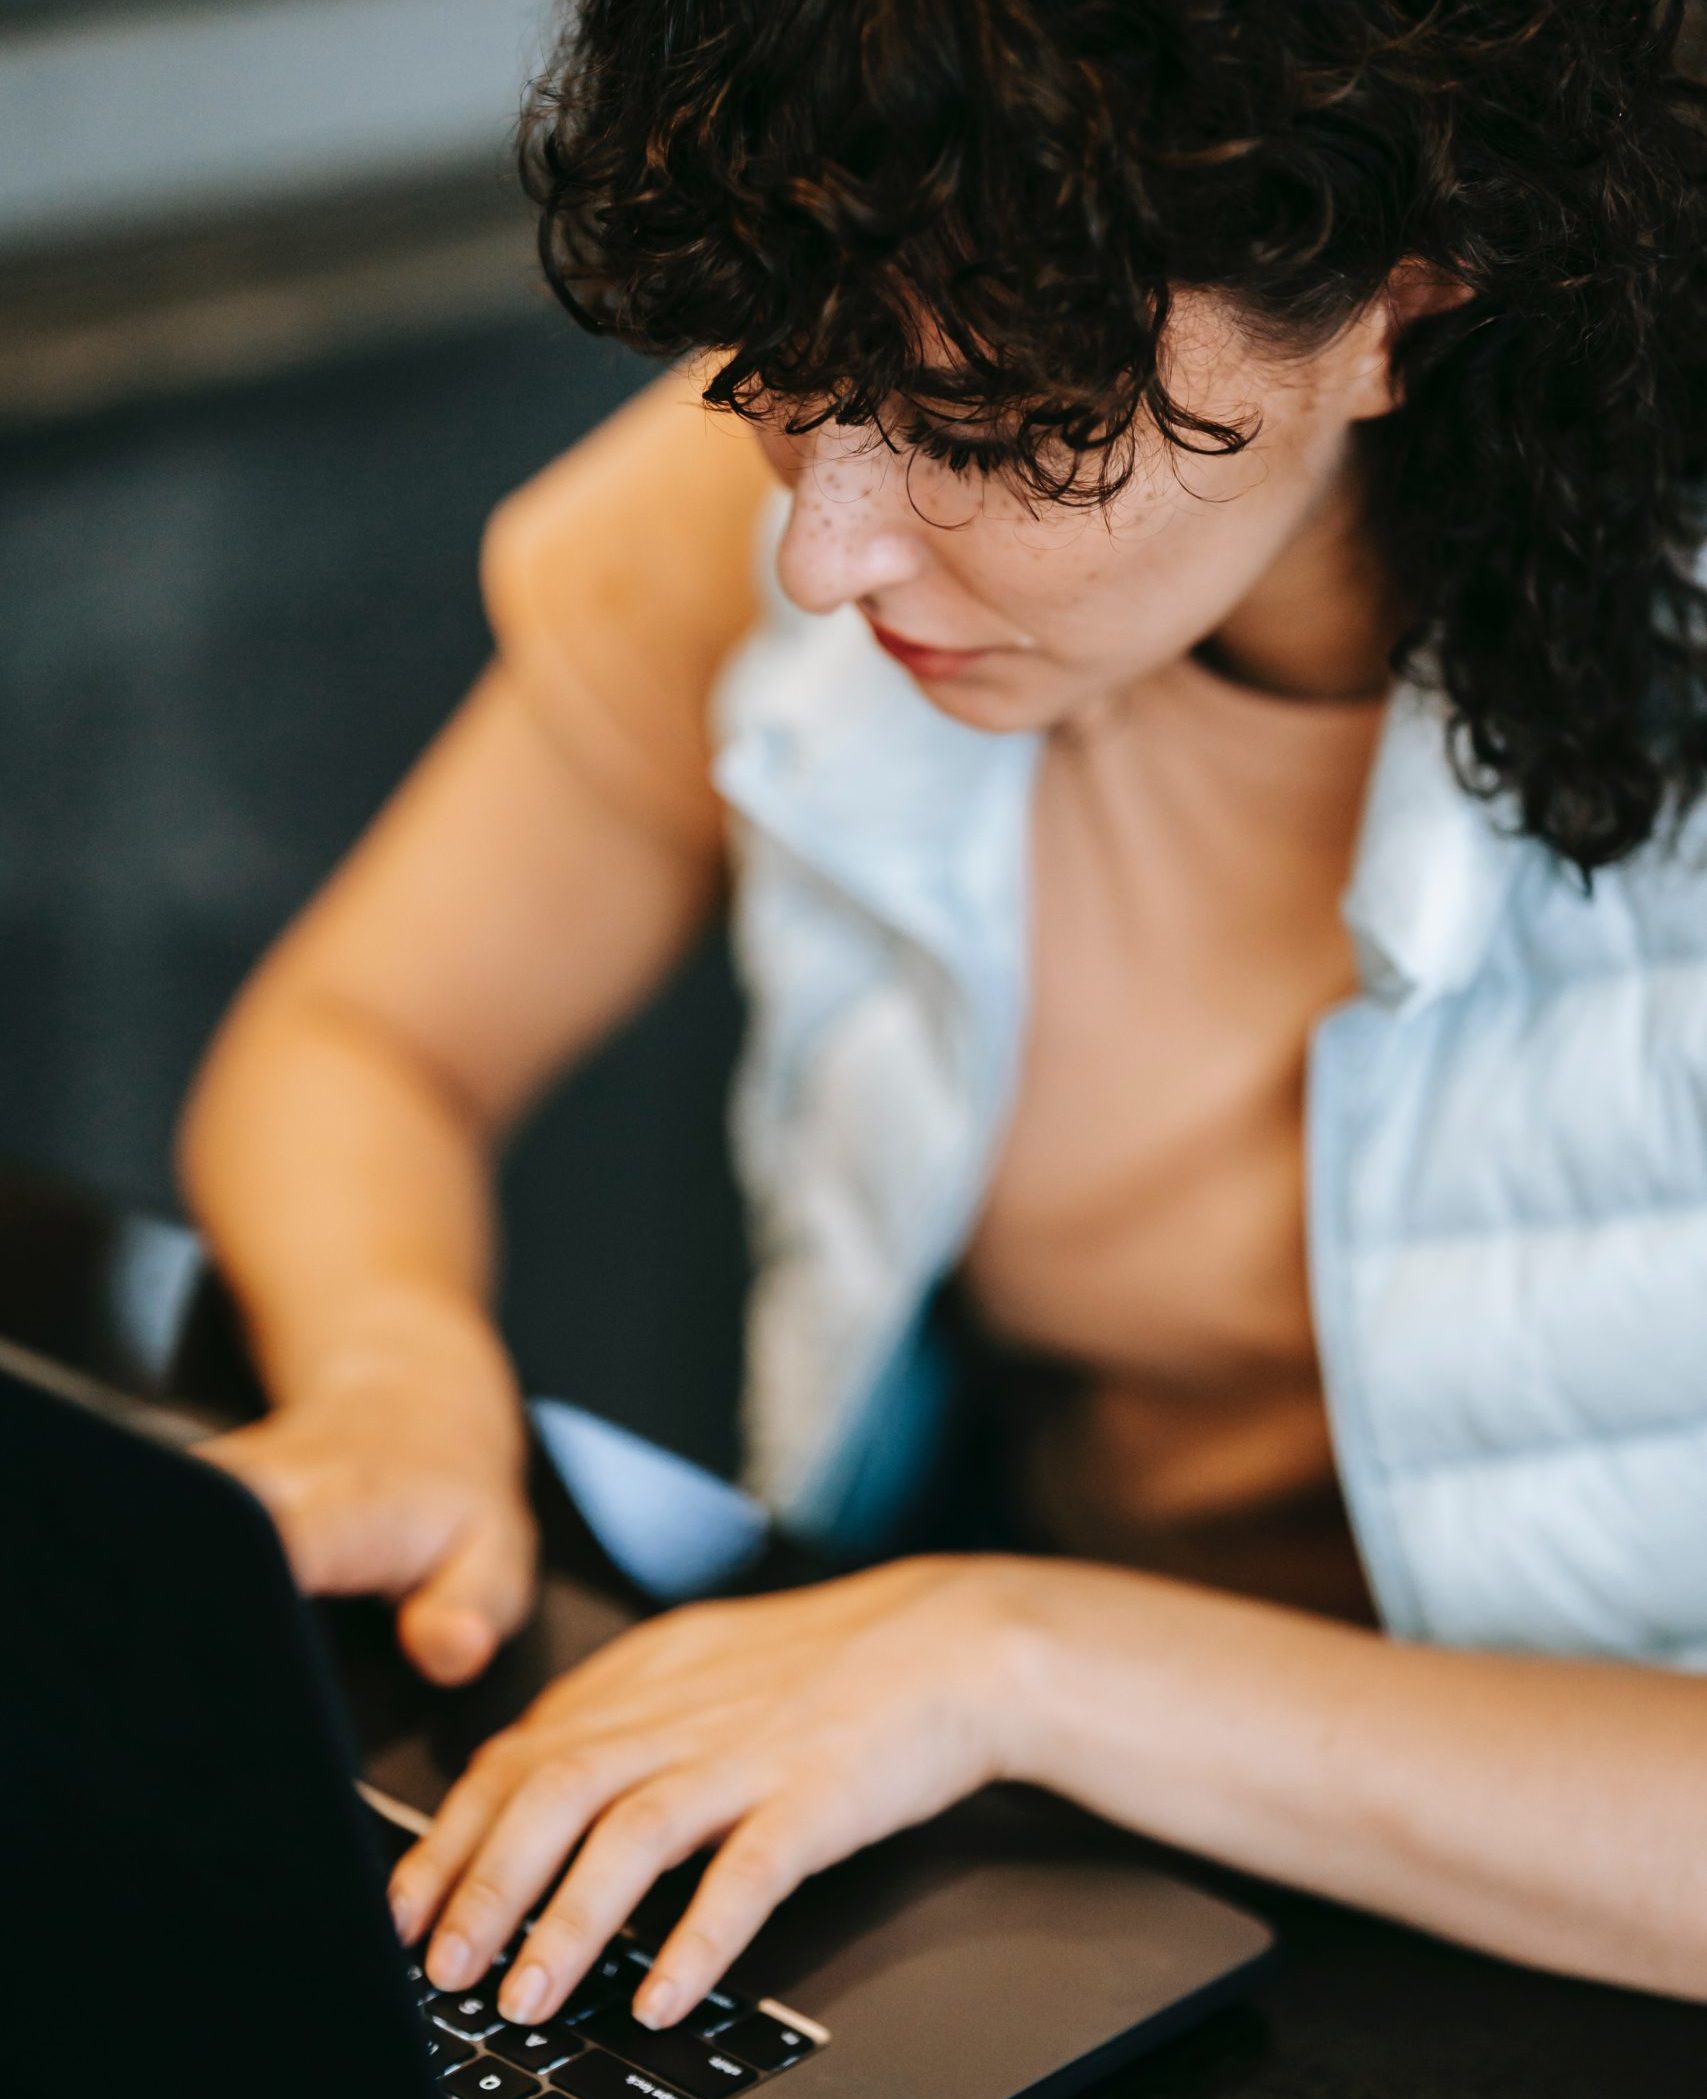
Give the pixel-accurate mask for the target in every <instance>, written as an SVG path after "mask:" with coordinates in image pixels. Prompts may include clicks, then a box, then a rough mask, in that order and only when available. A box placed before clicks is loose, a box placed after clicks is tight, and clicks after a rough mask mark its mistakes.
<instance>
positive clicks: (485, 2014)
mask: <svg viewBox="0 0 1707 2099" xmlns="http://www.w3.org/2000/svg"><path fill="white" fill-rule="evenodd" d="M428 2012H429V2014H430V2015H431V2017H433V2018H435V2019H436V2020H437V2021H438V2022H439V2024H440V2025H441V2026H448V2027H449V2028H450V2030H451V2032H452V2033H459V2034H461V2035H462V2037H463V2039H464V2040H465V2041H483V2040H484V2039H485V2038H486V2036H487V2035H488V2034H489V2033H493V2032H495V2031H496V2030H497V2028H498V2027H500V2026H502V2025H503V2023H504V2022H503V2020H502V2019H501V2018H500V2017H499V2016H498V2004H497V1997H496V1993H495V1992H492V1993H489V1992H487V1991H485V1990H464V1991H462V1992H460V1993H458V1992H457V1991H455V1990H448V1991H446V1993H445V1995H444V1996H442V1997H436V1998H435V1999H434V2000H433V2002H432V2003H431V2004H430V2005H429V2006H428Z"/></svg>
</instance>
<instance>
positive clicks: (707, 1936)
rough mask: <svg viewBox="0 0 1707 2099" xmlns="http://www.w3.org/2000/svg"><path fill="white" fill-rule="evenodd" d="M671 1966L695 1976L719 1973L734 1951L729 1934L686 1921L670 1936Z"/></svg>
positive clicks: (702, 1924) (701, 1923) (703, 1924)
mask: <svg viewBox="0 0 1707 2099" xmlns="http://www.w3.org/2000/svg"><path fill="white" fill-rule="evenodd" d="M670 1937H671V1945H670V1965H671V1967H672V1968H680V1969H688V1970H691V1971H692V1972H693V1973H694V1974H696V1975H697V1974H711V1975H717V1974H720V1973H721V1972H722V1970H723V1968H724V1966H725V1964H726V1963H727V1961H728V1960H729V1958H730V1956H731V1954H732V1953H733V1951H734V1949H733V1947H732V1946H731V1945H730V1943H729V1934H728V1933H727V1932H722V1931H716V1930H713V1929H711V1928H709V1927H708V1926H707V1925H706V1924H705V1923H703V1922H700V1923H689V1922H687V1921H686V1920H685V1919H684V1920H683V1922H682V1923H681V1924H680V1925H678V1926H677V1928H676V1930H675V1931H674V1932H672V1933H671V1935H670Z"/></svg>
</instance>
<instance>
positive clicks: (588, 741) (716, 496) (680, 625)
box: [480, 365, 777, 853]
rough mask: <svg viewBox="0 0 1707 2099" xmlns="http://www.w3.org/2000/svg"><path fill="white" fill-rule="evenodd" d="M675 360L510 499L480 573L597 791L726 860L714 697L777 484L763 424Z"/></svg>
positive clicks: (748, 622)
mask: <svg viewBox="0 0 1707 2099" xmlns="http://www.w3.org/2000/svg"><path fill="white" fill-rule="evenodd" d="M703 383H704V374H703V372H701V371H699V370H698V369H697V368H696V367H695V366H693V365H683V366H675V367H672V368H671V369H670V370H669V371H668V372H666V373H665V374H664V375H663V376H662V377H661V378H660V379H658V380H655V381H654V382H652V383H651V384H650V385H648V386H646V387H644V388H643V389H642V390H641V391H640V392H639V393H638V394H636V395H634V396H633V397H632V398H631V399H630V400H629V401H627V402H625V403H624V404H623V406H622V407H621V408H619V409H618V410H617V411H616V412H615V414H614V415H612V416H609V417H607V419H606V420H605V421H604V422H603V423H601V424H599V425H598V427H597V428H596V429H594V430H593V431H592V432H590V433H589V435H588V436H587V437H585V438H584V439H582V441H581V442H580V443H579V444H577V445H575V446H574V447H572V448H571V449H570V450H569V451H567V452H565V453H563V454H562V455H561V457H559V458H558V459H556V460H554V461H553V462H552V463H551V465H549V466H548V467H546V468H545V469H544V470H543V471H542V472H540V473H539V474H536V475H535V476H534V478H533V479H532V480H531V481H528V482H526V483H524V484H523V485H522V486H521V487H520V488H519V489H517V490H516V491H515V492H514V493H513V494H511V495H509V496H507V497H506V498H505V499H504V500H503V502H501V503H500V504H499V505H498V507H497V509H496V510H495V511H494V512H493V513H492V515H491V518H490V519H489V521H488V523H487V526H486V531H485V535H484V537H483V540H482V543H481V555H480V574H481V587H482V592H483V595H484V598H485V604H486V612H487V618H488V620H489V621H490V624H491V627H492V633H493V639H494V641H495V643H496V647H497V653H498V656H499V659H500V661H501V662H502V663H503V665H504V667H505V669H506V670H507V671H508V672H509V673H510V675H511V676H512V677H513V678H514V679H515V681H516V683H517V685H518V688H519V689H520V690H521V691H522V692H523V693H524V695H525V696H526V697H527V698H528V699H529V700H530V701H531V703H532V704H533V705H534V706H535V707H536V708H537V709H538V711H539V713H540V715H541V716H542V718H543V719H544V720H545V722H546V723H547V725H548V727H549V728H550V730H551V732H552V734H553V736H554V737H555V739H556V740H557V742H558V743H559V745H560V746H561V747H562V748H563V749H564V750H565V751H566V752H567V753H568V755H569V756H570V758H571V760H572V761H573V762H574V763H575V764H576V765H577V766H578V767H579V768H580V769H581V770H582V771H583V773H584V774H585V776H586V777H587V779H588V781H589V782H590V784H592V785H593V786H594V787H595V788H596V789H597V790H598V791H599V792H600V793H601V794H604V795H607V796H608V797H609V798H610V799H611V800H612V801H613V802H617V803H620V804H621V805H622V806H623V808H624V809H625V810H626V812H627V813H628V814H629V815H631V816H632V817H634V818H635V819H636V820H638V821H640V822H642V823H644V824H646V825H647V826H648V827H649V828H651V829H653V830H654V831H656V832H657V833H659V834H660V835H661V836H662V837H664V838H665V839H666V840H668V841H669V842H670V843H672V844H675V845H678V846H680V847H682V848H683V849H684V850H687V851H691V852H696V853H703V852H706V851H709V850H717V851H721V849H722V844H723V810H722V804H721V801H720V800H719V797H718V794H717V791H716V788H715V786H714V785H713V783H712V777H711V765H712V755H713V753H712V742H711V730H710V723H709V702H710V695H711V691H712V688H713V685H714V684H715V681H716V676H717V672H718V669H719V666H720V665H721V664H722V662H723V660H724V658H725V657H726V656H727V655H728V653H729V652H730V650H731V649H732V648H733V647H734V646H735V644H736V643H737V642H738V641H739V640H740V639H741V638H742V636H743V635H744V634H745V633H746V632H747V631H748V629H749V628H750V627H751V626H752V625H753V624H754V622H755V621H756V620H757V619H758V617H759V610H760V608H759V604H758V600H757V595H756V589H755V579H754V560H753V552H754V547H755V544H756V537H757V533H758V531H759V529H760V518H761V512H762V508H763V504H764V499H765V497H766V495H767V494H770V493H773V492H774V491H775V489H776V487H777V483H776V480H775V478H774V476H773V475H772V474H771V472H770V469H769V467H768V466H767V465H766V463H765V460H764V455H763V453H762V452H761V451H760V449H759V446H758V444H757V442H756V440H755V439H754V437H753V435H752V432H751V431H750V429H749V428H748V427H747V426H746V425H745V424H744V423H742V422H740V421H739V419H738V418H736V417H734V416H733V415H729V414H726V413H722V412H718V411H714V410H711V409H708V408H706V407H705V406H704V404H703V403H702V402H701V401H700V399H699V389H700V387H701V385H703Z"/></svg>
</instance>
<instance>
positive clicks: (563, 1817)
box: [393, 1735, 665, 1990]
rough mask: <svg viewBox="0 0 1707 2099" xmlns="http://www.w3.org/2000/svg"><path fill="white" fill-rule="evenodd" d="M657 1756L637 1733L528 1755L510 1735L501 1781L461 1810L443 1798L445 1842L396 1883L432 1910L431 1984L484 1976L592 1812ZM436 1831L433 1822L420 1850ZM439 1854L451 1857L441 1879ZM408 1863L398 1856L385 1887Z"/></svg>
mask: <svg viewBox="0 0 1707 2099" xmlns="http://www.w3.org/2000/svg"><path fill="white" fill-rule="evenodd" d="M664 1754H665V1752H664V1750H663V1748H662V1746H661V1745H659V1744H658V1743H656V1742H653V1741H649V1740H648V1739H646V1738H645V1737H643V1736H637V1735H630V1736H626V1737H616V1738H613V1739H612V1740H610V1741H608V1742H604V1743H600V1744H597V1745H589V1746H587V1747H584V1748H579V1749H569V1748H565V1749H562V1750H559V1751H556V1752H554V1753H549V1754H548V1753H545V1752H543V1751H542V1752H540V1753H538V1754H535V1755H532V1756H529V1755H528V1754H527V1751H526V1745H525V1740H524V1741H517V1742H516V1743H515V1744H514V1745H513V1746H512V1748H511V1749H510V1750H509V1752H508V1753H507V1755H506V1754H504V1753H500V1757H499V1759H498V1761H501V1762H505V1763H508V1765H509V1781H508V1784H507V1785H505V1784H504V1783H503V1781H502V1780H500V1781H498V1782H497V1783H495V1784H494V1785H493V1786H492V1787H491V1788H490V1789H489V1790H486V1791H483V1792H482V1793H481V1794H480V1795H479V1796H478V1797H477V1798H476V1799H475V1800H474V1802H473V1803H472V1805H471V1806H467V1805H466V1804H465V1802H464V1801H463V1800H457V1799H454V1798H453V1797H450V1796H447V1798H446V1801H445V1806H444V1808H443V1809H442V1810H441V1811H440V1812H441V1815H443V1816H445V1818H446V1819H447V1822H448V1824H449V1827H448V1829H447V1833H446V1843H445V1848H444V1850H443V1851H441V1852H439V1853H437V1854H435V1855H432V1856H431V1857H430V1859H429V1861H428V1862H427V1863H426V1864H425V1865H424V1866H423V1868H422V1870H421V1872H420V1875H419V1878H417V1877H415V1876H414V1874H412V1875H411V1877H410V1879H409V1880H408V1881H407V1882H406V1883H405V1884H404V1885H405V1886H406V1888H407V1890H408V1894H409V1897H410V1899H415V1898H416V1897H417V1896H421V1895H424V1898H425V1900H426V1901H427V1902H429V1903H431V1904H432V1905H433V1908H434V1909H435V1910H439V1909H441V1908H442V1914H440V1915H439V1922H438V1926H437V1929H436V1930H435V1931H434V1933H433V1938H432V1943H431V1945H430V1946H429V1947H428V1949H427V1957H426V1962H425V1965H426V1968H427V1972H428V1974H429V1975H430V1976H431V1978H432V1980H433V1981H434V1982H435V1983H437V1984H438V1986H439V1987H440V1988H441V1989H449V1990H456V1989H465V1988H466V1987H467V1986H468V1985H469V1984H470V1983H472V1982H473V1981H474V1980H475V1979H476V1978H477V1977H479V1976H481V1975H484V1974H485V1972H486V1970H487V1969H488V1968H489V1967H490V1966H491V1964H492V1960H493V1957H494V1955H495V1954H496V1953H497V1952H498V1950H499V1949H500V1948H501V1947H502V1946H503V1945H504V1944H505V1942H506V1941H507V1940H508V1938H509V1937H510V1934H511V1933H512V1932H513V1931H514V1930H515V1928H516V1926H517V1925H518V1924H519V1923H520V1922H521V1920H522V1917H523V1915H524V1914H525V1912H526V1911H527V1909H528V1908H529V1906H530V1905H531V1904H532V1903H533V1902H534V1900H535V1899H536V1898H537V1897H538V1896H539V1895H540V1894H541V1893H542V1892H543V1891H544V1889H545V1888H546V1887H548V1886H549V1885H550V1883H551V1881H552V1880H553V1879H555V1877H556V1875H557V1873H558V1872H559V1870H560V1869H561V1867H562V1864H563V1861H564V1858H565V1857H566V1856H567V1855H568V1853H569V1852H570V1851H571V1850H572V1849H573V1848H574V1845H575V1843H576V1841H577V1839H578V1838H579V1837H580V1835H581V1832H582V1831H583V1830H584V1829H585V1828H586V1826H587V1824H588V1823H589V1822H590V1821H591V1820H592V1818H593V1817H594V1816H595V1815H596V1814H597V1813H598V1812H599V1810H600V1808H601V1807H603V1806H604V1805H605V1803H606V1802H607V1801H609V1800H610V1799H612V1798H613V1797H614V1796H615V1795H616V1794H618V1793H620V1792H621V1791H622V1789H623V1788H624V1787H625V1786H627V1785H632V1784H633V1783H634V1781H635V1780H636V1779H637V1778H641V1777H644V1776H645V1775H646V1774H647V1773H648V1772H650V1771H653V1770H655V1769H656V1768H657V1766H658V1763H659V1761H660V1760H661V1758H662V1757H663V1755H664ZM518 1758H519V1759H520V1761H517V1759H518ZM500 1788H502V1790H501V1791H500ZM436 1831H437V1825H436V1824H435V1826H434V1829H433V1830H429V1831H428V1833H427V1836H426V1837H425V1838H424V1839H423V1840H422V1845H421V1847H420V1848H421V1849H422V1850H426V1849H427V1847H429V1846H431V1845H432V1843H433V1838H434V1836H435V1834H436ZM446 1858H454V1859H455V1864H454V1866H453V1867H452V1869H451V1871H450V1872H449V1874H448V1875H447V1874H445V1873H444V1871H443V1864H442V1862H443V1860H444V1859H446ZM408 1863H409V1861H407V1860H404V1861H400V1862H399V1865H398V1868H397V1874H396V1875H394V1877H393V1887H394V1889H395V1888H396V1886H397V1885H398V1877H399V1876H401V1875H402V1872H403V1867H404V1865H406V1864H408ZM435 1874H436V1876H437V1877H436V1878H434V1875H435Z"/></svg>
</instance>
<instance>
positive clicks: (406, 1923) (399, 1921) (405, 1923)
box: [391, 1888, 415, 1946]
mask: <svg viewBox="0 0 1707 2099" xmlns="http://www.w3.org/2000/svg"><path fill="white" fill-rule="evenodd" d="M391 1921H392V1923H393V1924H395V1925H396V1927H397V1936H398V1937H399V1938H400V1939H401V1940H402V1941H403V1943H404V1945H405V1946H407V1945H408V1943H409V1941H410V1940H411V1939H412V1938H413V1937H414V1936H415V1905H414V1903H413V1901H412V1900H411V1899H410V1897H409V1896H407V1895H405V1894H404V1892H403V1890H402V1889H401V1888H393V1889H392V1890H391Z"/></svg>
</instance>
